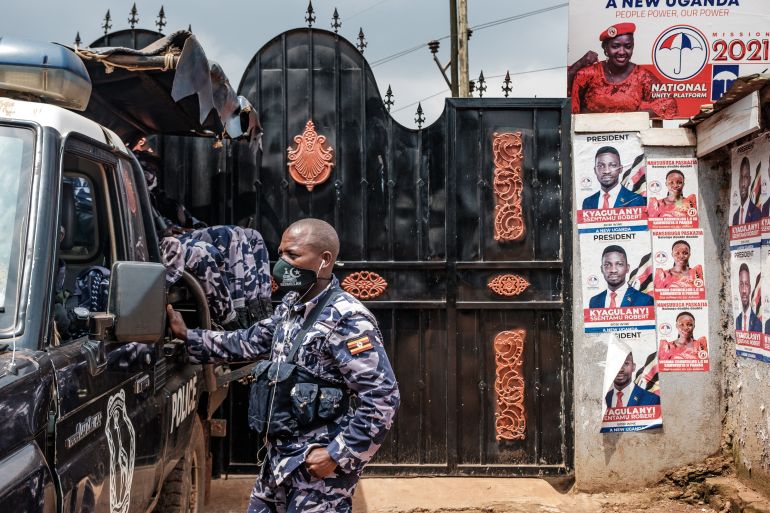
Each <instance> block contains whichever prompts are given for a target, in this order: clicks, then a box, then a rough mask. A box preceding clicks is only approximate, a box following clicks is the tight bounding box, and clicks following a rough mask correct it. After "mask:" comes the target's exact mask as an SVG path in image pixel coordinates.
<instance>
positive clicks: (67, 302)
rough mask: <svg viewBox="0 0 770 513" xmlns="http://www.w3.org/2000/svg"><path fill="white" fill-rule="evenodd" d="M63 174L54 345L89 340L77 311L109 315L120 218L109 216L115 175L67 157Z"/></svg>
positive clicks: (84, 322) (91, 162)
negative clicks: (114, 226)
mask: <svg viewBox="0 0 770 513" xmlns="http://www.w3.org/2000/svg"><path fill="white" fill-rule="evenodd" d="M63 170H64V173H63V176H62V184H61V201H60V203H59V204H60V212H59V219H60V235H59V249H58V254H57V257H58V258H57V263H58V276H57V280H56V286H55V287H56V290H55V300H54V301H55V304H54V308H53V311H54V322H55V324H56V332H57V334H58V337H57V340H56V343H62V342H67V341H69V340H74V339H77V338H80V337H82V336H85V335H87V322H86V321H85V320H84V319H81V318H79V317H78V315H77V313H78V312H76V308H85V309H87V310H88V311H90V312H96V311H105V310H106V308H107V293H108V291H109V274H110V267H111V265H112V262H113V261H114V260H115V255H116V243H115V240H114V234H113V230H111V229H110V225H111V220H112V219H113V218H116V216H115V215H113V213H112V212H111V211H110V207H109V205H110V204H111V201H110V200H111V195H110V194H109V192H108V191H109V190H110V179H109V173H110V172H111V171H112V170H110V169H109V168H107V167H106V166H105V165H103V164H100V163H97V162H94V161H91V160H88V159H84V158H82V157H78V156H74V155H69V154H65V157H64V165H63ZM113 190H114V188H113ZM81 312H82V311H81ZM81 317H82V316H81Z"/></svg>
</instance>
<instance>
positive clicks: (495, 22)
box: [471, 2, 569, 30]
mask: <svg viewBox="0 0 770 513" xmlns="http://www.w3.org/2000/svg"><path fill="white" fill-rule="evenodd" d="M568 5H569V3H568V2H565V3H563V4H556V5H552V6H550V7H544V8H542V9H538V10H536V11H529V12H525V13H523V14H517V15H515V16H509V17H508V18H500V19H499V20H492V21H488V22H486V23H482V24H480V25H476V26H475V27H471V29H473V30H482V29H485V28H489V27H494V26H497V25H501V24H503V23H508V22H509V21H515V20H520V19H522V18H527V17H529V16H535V15H536V14H542V13H544V12H548V11H555V10H556V9H561V8H562V7H567V6H568Z"/></svg>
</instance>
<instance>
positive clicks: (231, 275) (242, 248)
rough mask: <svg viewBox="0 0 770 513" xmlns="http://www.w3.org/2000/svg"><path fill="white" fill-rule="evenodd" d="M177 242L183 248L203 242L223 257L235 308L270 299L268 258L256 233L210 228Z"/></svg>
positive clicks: (239, 228) (180, 238) (196, 231)
mask: <svg viewBox="0 0 770 513" xmlns="http://www.w3.org/2000/svg"><path fill="white" fill-rule="evenodd" d="M179 240H181V241H182V243H183V244H189V243H191V242H194V241H199V242H204V243H207V244H210V245H212V246H213V247H215V248H216V249H217V250H218V251H219V252H220V253H221V254H222V256H223V257H224V259H225V267H224V271H223V272H224V274H225V276H226V277H227V281H228V282H229V284H230V295H231V297H232V300H233V304H234V305H235V307H236V308H242V307H244V306H246V304H247V303H248V302H249V301H252V300H257V299H270V296H271V295H272V289H271V281H270V258H269V256H268V254H267V248H266V247H265V241H264V240H263V239H262V235H260V233H259V232H258V231H256V230H253V229H251V228H241V227H240V226H212V227H209V228H202V229H199V230H195V231H193V232H190V233H186V234H184V235H181V236H180V237H179Z"/></svg>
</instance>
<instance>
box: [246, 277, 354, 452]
mask: <svg viewBox="0 0 770 513" xmlns="http://www.w3.org/2000/svg"><path fill="white" fill-rule="evenodd" d="M339 291H340V289H339V287H338V286H331V287H329V288H328V289H327V290H326V291H325V292H324V293H323V295H322V296H321V297H320V298H318V303H316V305H315V306H314V307H313V310H312V311H311V312H310V314H309V315H308V316H307V317H305V320H304V321H303V322H302V328H301V329H300V331H299V332H297V334H296V335H294V338H293V340H292V344H291V348H290V349H289V355H288V356H287V357H286V363H288V364H293V363H294V358H295V357H296V356H297V351H299V347H300V346H301V345H302V341H303V340H304V338H305V335H307V332H308V331H309V330H310V328H312V327H313V325H314V324H315V323H316V321H317V320H318V317H320V315H321V312H323V311H324V310H325V309H326V307H327V306H328V305H329V304H331V302H332V301H333V300H334V298H336V297H337V293H338V292H339ZM271 353H272V350H271ZM271 368H272V366H271ZM271 368H269V369H267V372H268V378H269V379H270V380H271V381H274V380H275V379H277V378H278V375H279V372H280V369H281V362H280V361H279V362H275V373H274V375H273V377H270V370H271ZM276 389H277V387H273V390H272V393H271V395H270V405H269V407H268V418H267V427H266V428H265V438H264V441H263V443H262V446H261V447H260V448H259V450H257V464H258V465H260V466H262V465H264V463H265V461H267V451H265V453H264V459H263V457H262V455H261V454H262V450H263V449H267V442H268V438H267V433H268V431H269V426H270V422H271V421H272V417H273V402H274V400H275V392H276Z"/></svg>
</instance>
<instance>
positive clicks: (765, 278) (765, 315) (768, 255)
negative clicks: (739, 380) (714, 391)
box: [760, 218, 770, 362]
mask: <svg viewBox="0 0 770 513" xmlns="http://www.w3.org/2000/svg"><path fill="white" fill-rule="evenodd" d="M764 219H765V218H763V220H764ZM768 242H770V241H768V240H767V239H766V238H765V235H764V232H763V236H762V246H761V248H760V262H761V263H760V267H761V269H762V282H763V283H762V313H761V315H760V318H761V319H762V355H763V357H764V360H765V361H766V362H770V243H768ZM765 282H768V283H765Z"/></svg>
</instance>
